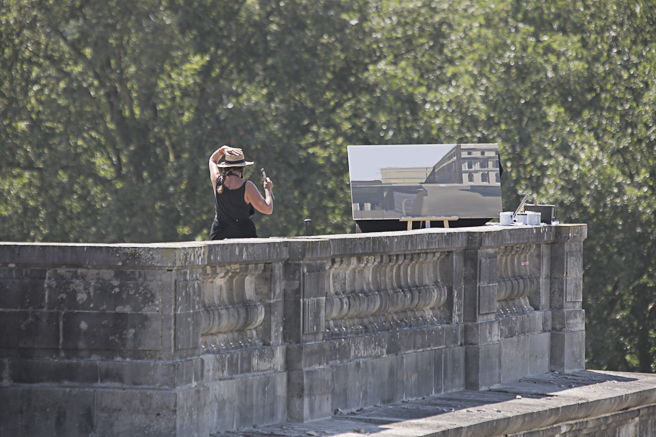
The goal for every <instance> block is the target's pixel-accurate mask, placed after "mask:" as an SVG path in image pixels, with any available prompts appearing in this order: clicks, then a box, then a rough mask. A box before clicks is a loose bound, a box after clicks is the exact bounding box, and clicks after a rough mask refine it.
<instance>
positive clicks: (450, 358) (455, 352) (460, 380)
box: [442, 347, 466, 393]
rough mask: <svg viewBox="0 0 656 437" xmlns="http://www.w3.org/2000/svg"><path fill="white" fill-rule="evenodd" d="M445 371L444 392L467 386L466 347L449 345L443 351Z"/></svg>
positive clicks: (443, 379) (443, 378)
mask: <svg viewBox="0 0 656 437" xmlns="http://www.w3.org/2000/svg"><path fill="white" fill-rule="evenodd" d="M443 354H444V355H443V357H444V358H443V360H444V361H443V362H444V373H443V377H442V381H443V387H444V393H448V392H452V391H457V390H463V389H464V388H465V372H466V368H465V363H466V362H465V355H466V354H465V347H449V348H446V349H444V352H443Z"/></svg>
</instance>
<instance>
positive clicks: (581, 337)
mask: <svg viewBox="0 0 656 437" xmlns="http://www.w3.org/2000/svg"><path fill="white" fill-rule="evenodd" d="M550 353H551V356H550V364H549V370H551V371H558V372H573V371H575V370H581V369H583V368H585V331H575V332H552V333H551V352H550Z"/></svg>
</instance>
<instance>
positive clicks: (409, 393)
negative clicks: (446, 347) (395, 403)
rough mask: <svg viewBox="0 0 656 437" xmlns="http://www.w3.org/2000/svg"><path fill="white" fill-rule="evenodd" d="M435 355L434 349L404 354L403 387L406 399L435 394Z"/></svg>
mask: <svg viewBox="0 0 656 437" xmlns="http://www.w3.org/2000/svg"><path fill="white" fill-rule="evenodd" d="M434 358H435V355H434V353H433V352H432V351H426V352H416V353H412V354H405V355H403V387H404V391H405V396H404V397H405V398H406V399H416V398H421V397H423V396H430V395H431V394H433V387H434V386H435V369H434V368H435V363H434V361H433V360H434Z"/></svg>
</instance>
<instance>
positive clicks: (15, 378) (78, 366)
mask: <svg viewBox="0 0 656 437" xmlns="http://www.w3.org/2000/svg"><path fill="white" fill-rule="evenodd" d="M98 364H99V362H98V361H81V360H32V359H12V360H9V361H8V366H9V367H8V372H9V373H8V377H9V379H10V380H11V381H12V382H13V383H15V384H43V383H45V384H47V383H50V384H67V383H75V384H95V383H98V382H99V375H98Z"/></svg>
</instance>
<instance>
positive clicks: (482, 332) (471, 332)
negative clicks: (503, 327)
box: [465, 320, 499, 345]
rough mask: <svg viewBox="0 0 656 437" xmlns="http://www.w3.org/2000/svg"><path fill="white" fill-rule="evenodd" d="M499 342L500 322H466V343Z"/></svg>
mask: <svg viewBox="0 0 656 437" xmlns="http://www.w3.org/2000/svg"><path fill="white" fill-rule="evenodd" d="M498 342H499V322H498V321H496V320H494V321H490V322H480V323H466V324H465V344H466V345H470V344H476V345H479V344H490V343H498Z"/></svg>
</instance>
